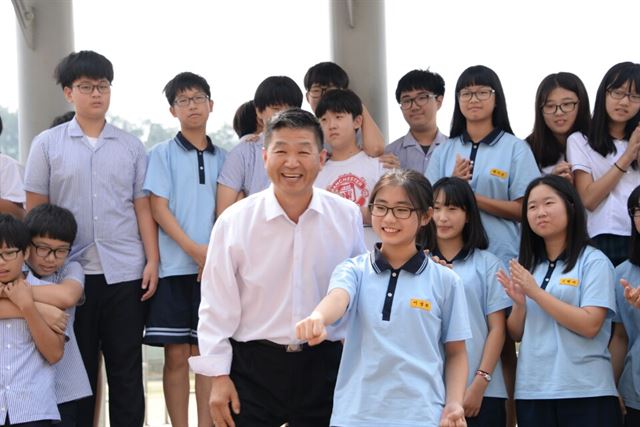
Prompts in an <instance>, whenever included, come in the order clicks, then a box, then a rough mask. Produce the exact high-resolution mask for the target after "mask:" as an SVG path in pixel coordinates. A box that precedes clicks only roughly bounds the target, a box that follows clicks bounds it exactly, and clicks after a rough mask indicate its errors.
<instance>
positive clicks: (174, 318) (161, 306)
mask: <svg viewBox="0 0 640 427" xmlns="http://www.w3.org/2000/svg"><path fill="white" fill-rule="evenodd" d="M197 277H198V276H197V275H195V274H189V275H185V276H170V277H163V278H162V279H160V280H159V282H158V289H157V290H156V293H155V294H154V295H153V298H151V299H150V300H149V314H148V317H147V322H146V326H145V331H144V338H143V340H142V342H143V343H144V344H147V345H152V346H159V347H162V346H164V345H165V344H193V345H198V331H197V330H198V309H199V307H200V282H198V281H196V279H197Z"/></svg>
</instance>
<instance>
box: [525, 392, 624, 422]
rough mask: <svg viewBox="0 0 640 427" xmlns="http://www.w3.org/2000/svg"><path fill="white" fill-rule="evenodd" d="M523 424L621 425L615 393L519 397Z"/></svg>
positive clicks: (620, 414) (618, 404) (620, 415)
mask: <svg viewBox="0 0 640 427" xmlns="http://www.w3.org/2000/svg"><path fill="white" fill-rule="evenodd" d="M516 413H517V416H518V426H519V427H541V426H544V427H605V426H606V427H619V426H621V425H622V412H621V410H620V403H619V402H618V398H617V397H615V396H601V397H584V398H575V399H547V400H516Z"/></svg>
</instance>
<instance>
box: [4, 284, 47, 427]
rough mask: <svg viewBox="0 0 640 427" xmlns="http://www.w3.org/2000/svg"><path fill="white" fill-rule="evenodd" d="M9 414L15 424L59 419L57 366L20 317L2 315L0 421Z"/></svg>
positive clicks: (5, 419)
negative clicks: (37, 344)
mask: <svg viewBox="0 0 640 427" xmlns="http://www.w3.org/2000/svg"><path fill="white" fill-rule="evenodd" d="M41 284H42V283H33V285H34V286H38V285H41ZM7 416H8V417H9V419H10V420H11V424H12V425H13V424H20V423H27V422H30V421H42V420H54V421H55V420H60V414H59V413H58V406H57V405H56V391H55V369H54V366H53V365H51V364H49V362H48V361H47V360H46V359H45V358H44V357H43V356H42V354H41V353H40V351H38V348H37V347H36V344H35V342H34V341H33V338H32V337H31V332H30V331H29V327H28V326H27V321H26V320H24V319H21V318H15V319H0V425H5V423H6V422H7Z"/></svg>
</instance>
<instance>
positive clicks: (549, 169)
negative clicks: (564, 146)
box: [540, 154, 566, 175]
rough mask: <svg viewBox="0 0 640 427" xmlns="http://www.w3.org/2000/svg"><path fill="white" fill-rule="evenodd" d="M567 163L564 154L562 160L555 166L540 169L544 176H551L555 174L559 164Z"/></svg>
mask: <svg viewBox="0 0 640 427" xmlns="http://www.w3.org/2000/svg"><path fill="white" fill-rule="evenodd" d="M564 161H566V159H565V157H564V154H563V155H561V156H560V158H559V159H558V161H557V162H555V163H554V164H553V165H549V166H545V167H543V168H540V171H541V172H542V175H551V174H553V169H555V167H556V166H557V165H558V163H560V162H564Z"/></svg>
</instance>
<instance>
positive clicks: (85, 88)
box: [75, 82, 111, 95]
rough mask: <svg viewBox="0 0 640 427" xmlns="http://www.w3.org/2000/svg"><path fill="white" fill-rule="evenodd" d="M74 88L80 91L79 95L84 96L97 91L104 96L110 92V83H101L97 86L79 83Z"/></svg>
mask: <svg viewBox="0 0 640 427" xmlns="http://www.w3.org/2000/svg"><path fill="white" fill-rule="evenodd" d="M75 87H76V88H77V89H78V91H80V93H84V94H85V95H90V94H92V93H93V91H94V90H96V89H98V92H100V93H102V94H104V93H109V92H111V83H108V82H101V83H98V84H97V85H94V84H91V83H79V84H77V85H75Z"/></svg>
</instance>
